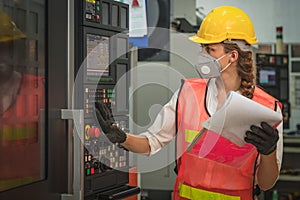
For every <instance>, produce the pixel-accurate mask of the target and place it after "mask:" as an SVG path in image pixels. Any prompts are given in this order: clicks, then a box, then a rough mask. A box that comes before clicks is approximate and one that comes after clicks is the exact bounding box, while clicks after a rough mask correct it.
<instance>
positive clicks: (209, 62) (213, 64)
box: [195, 53, 231, 79]
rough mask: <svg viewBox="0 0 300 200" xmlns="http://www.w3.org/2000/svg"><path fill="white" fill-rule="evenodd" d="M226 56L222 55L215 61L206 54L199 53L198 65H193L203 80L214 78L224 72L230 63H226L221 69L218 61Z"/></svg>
mask: <svg viewBox="0 0 300 200" xmlns="http://www.w3.org/2000/svg"><path fill="white" fill-rule="evenodd" d="M226 55H227V54H224V55H223V56H221V57H220V58H217V59H215V58H214V57H212V56H211V55H209V54H207V53H200V55H199V63H197V64H196V65H195V68H196V70H197V72H198V73H199V75H200V77H201V78H203V79H209V78H216V77H218V76H220V75H221V73H222V72H223V71H225V70H226V69H227V68H228V67H229V66H230V65H231V63H228V64H227V65H226V66H225V67H224V68H223V69H222V66H221V63H220V62H219V60H221V59H222V58H224V57H225V56H226Z"/></svg>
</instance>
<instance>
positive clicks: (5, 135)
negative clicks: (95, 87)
mask: <svg viewBox="0 0 300 200" xmlns="http://www.w3.org/2000/svg"><path fill="white" fill-rule="evenodd" d="M44 107H45V86H44V77H41V76H33V75H28V74H24V75H22V81H21V85H20V89H19V91H18V94H17V96H16V100H15V103H14V104H13V105H11V106H10V107H9V108H8V109H7V110H6V111H5V112H4V113H3V114H2V115H0V158H1V161H0V191H2V190H6V189H9V188H12V187H16V186H18V185H23V184H26V183H31V182H33V181H36V180H39V179H40V178H41V163H42V161H41V158H42V156H43V155H41V154H40V152H41V151H42V150H43V149H41V148H45V147H41V135H40V118H41V116H40V112H41V109H43V108H44Z"/></svg>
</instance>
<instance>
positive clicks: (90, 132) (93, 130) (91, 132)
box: [88, 127, 95, 137]
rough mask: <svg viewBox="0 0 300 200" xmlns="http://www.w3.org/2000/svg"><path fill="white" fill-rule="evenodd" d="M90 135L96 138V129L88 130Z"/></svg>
mask: <svg viewBox="0 0 300 200" xmlns="http://www.w3.org/2000/svg"><path fill="white" fill-rule="evenodd" d="M88 134H89V136H91V137H94V136H95V127H91V128H90V129H89V130H88Z"/></svg>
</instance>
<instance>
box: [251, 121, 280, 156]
mask: <svg viewBox="0 0 300 200" xmlns="http://www.w3.org/2000/svg"><path fill="white" fill-rule="evenodd" d="M250 130H251V131H246V137H245V141H246V142H248V143H251V144H253V145H254V146H255V147H256V149H257V151H258V152H259V153H260V154H264V155H269V154H270V153H272V152H273V151H275V150H276V146H277V141H278V139H279V136H278V130H277V129H273V128H272V127H271V126H270V125H269V124H267V123H266V122H262V123H261V127H258V126H255V125H252V126H251V127H250Z"/></svg>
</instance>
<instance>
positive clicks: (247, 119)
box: [202, 91, 282, 146]
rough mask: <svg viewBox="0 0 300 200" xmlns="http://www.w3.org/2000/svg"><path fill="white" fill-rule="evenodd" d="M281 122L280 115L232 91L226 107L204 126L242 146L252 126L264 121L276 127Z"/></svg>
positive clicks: (228, 96)
mask: <svg viewBox="0 0 300 200" xmlns="http://www.w3.org/2000/svg"><path fill="white" fill-rule="evenodd" d="M281 120H282V115H281V114H280V113H278V112H276V111H274V110H271V109H269V108H267V107H265V106H263V105H261V104H259V103H257V102H255V101H253V100H251V99H248V98H246V97H244V96H243V95H241V94H238V93H236V92H233V91H231V92H229V94H228V95H227V97H226V101H225V103H224V105H223V106H222V107H221V108H220V109H219V110H218V111H217V112H216V113H215V114H214V115H212V116H211V117H210V118H209V119H208V120H206V121H204V122H203V123H202V126H203V127H205V128H206V129H208V130H211V131H214V132H216V133H219V134H221V135H222V136H223V137H225V138H227V139H229V140H230V141H232V142H233V143H235V144H237V145H239V146H242V145H244V144H245V141H244V138H245V133H246V131H247V130H250V126H251V125H257V126H260V124H261V122H263V121H264V122H267V123H268V124H270V125H271V126H274V125H275V124H278V123H279V122H280V121H281Z"/></svg>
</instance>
